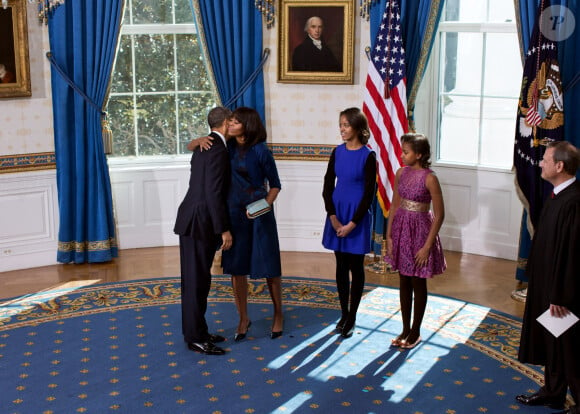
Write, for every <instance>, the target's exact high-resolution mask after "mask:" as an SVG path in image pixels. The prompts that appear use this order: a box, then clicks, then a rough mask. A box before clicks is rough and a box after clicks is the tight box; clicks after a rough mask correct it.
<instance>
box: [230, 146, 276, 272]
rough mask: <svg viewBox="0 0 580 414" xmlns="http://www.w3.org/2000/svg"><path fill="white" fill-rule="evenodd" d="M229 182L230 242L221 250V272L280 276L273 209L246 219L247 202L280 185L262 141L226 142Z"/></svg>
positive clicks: (272, 162) (274, 166) (268, 152)
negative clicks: (242, 144)
mask: <svg viewBox="0 0 580 414" xmlns="http://www.w3.org/2000/svg"><path fill="white" fill-rule="evenodd" d="M228 150H229V154H230V163H231V167H232V183H231V187H230V193H229V195H228V207H229V212H230V222H231V226H232V237H233V244H232V247H231V249H229V250H225V251H223V252H222V266H223V268H224V273H226V274H230V275H249V276H250V277H251V278H253V279H257V278H263V277H279V276H281V275H282V266H281V263H280V243H279V241H278V230H277V227H276V218H275V217H274V211H273V210H272V211H270V212H268V213H266V214H263V215H261V216H259V217H257V218H255V219H252V220H251V219H248V217H247V216H246V206H247V205H248V204H250V203H252V202H254V201H256V200H259V199H261V198H264V197H266V195H267V194H268V188H282V186H281V184H280V178H279V176H278V170H277V169H276V163H275V162H274V157H273V156H272V152H271V151H270V149H269V148H268V146H267V145H266V143H265V142H262V143H258V144H256V145H254V146H252V147H250V148H247V149H243V148H241V147H239V146H238V145H237V143H236V141H235V139H231V140H230V141H229V142H228Z"/></svg>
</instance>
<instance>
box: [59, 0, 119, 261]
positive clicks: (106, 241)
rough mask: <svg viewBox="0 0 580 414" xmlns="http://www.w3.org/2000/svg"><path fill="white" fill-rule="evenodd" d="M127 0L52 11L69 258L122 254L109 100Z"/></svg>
mask: <svg viewBox="0 0 580 414" xmlns="http://www.w3.org/2000/svg"><path fill="white" fill-rule="evenodd" d="M122 7H123V1H122V0H83V1H67V2H65V3H64V4H62V5H61V6H59V7H58V8H56V9H55V10H54V11H53V12H52V13H51V14H50V15H49V20H48V29H49V40H50V49H51V53H50V54H51V63H52V64H53V67H52V71H51V81H52V102H53V111H54V139H55V154H56V174H57V177H56V178H57V186H58V202H59V217H60V228H59V234H58V239H59V242H58V252H57V260H58V261H59V262H61V263H83V262H105V261H110V260H111V259H112V258H113V257H117V241H116V237H115V221H114V216H113V201H112V196H111V183H110V178H109V170H108V166H107V160H106V157H105V153H104V151H103V138H102V131H101V116H102V114H101V108H103V105H104V101H105V98H106V95H107V88H108V85H109V78H110V76H111V70H112V66H113V59H114V57H115V50H116V46H117V39H118V34H119V27H120V19H121V14H122ZM55 65H56V66H55ZM71 84H72V85H73V86H71ZM83 95H84V96H83Z"/></svg>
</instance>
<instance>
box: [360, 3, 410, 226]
mask: <svg viewBox="0 0 580 414" xmlns="http://www.w3.org/2000/svg"><path fill="white" fill-rule="evenodd" d="M363 112H364V114H365V115H366V117H367V118H368V121H369V128H370V131H371V137H370V139H369V144H368V145H369V147H371V148H372V149H373V150H374V151H375V153H376V154H377V162H378V168H377V182H378V191H377V198H378V201H379V203H380V205H381V208H382V210H383V214H384V216H385V217H387V216H388V212H389V209H390V206H391V200H392V199H393V187H394V184H395V174H396V172H397V170H398V169H399V168H400V166H401V136H402V135H403V134H405V133H406V132H408V130H409V127H408V123H407V78H406V72H405V50H404V47H403V40H402V37H401V12H400V6H399V2H398V1H387V3H386V7H385V12H384V13H383V17H382V20H381V25H380V26H379V30H378V33H377V37H376V39H375V44H374V47H373V49H372V50H371V61H370V62H369V69H368V75H367V80H366V88H365V97H364V103H363Z"/></svg>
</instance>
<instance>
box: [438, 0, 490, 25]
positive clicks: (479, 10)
mask: <svg viewBox="0 0 580 414" xmlns="http://www.w3.org/2000/svg"><path fill="white" fill-rule="evenodd" d="M486 9H487V1H485V0H447V1H445V10H444V13H443V19H445V21H450V22H455V21H462V22H484V21H486V14H487V10H486Z"/></svg>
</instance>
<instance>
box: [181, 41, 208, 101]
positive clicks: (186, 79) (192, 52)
mask: <svg viewBox="0 0 580 414" xmlns="http://www.w3.org/2000/svg"><path fill="white" fill-rule="evenodd" d="M177 50H179V53H178V54H177V72H178V75H179V78H178V79H179V86H178V89H179V90H180V91H200V90H201V91H210V90H211V84H210V81H209V79H208V76H207V71H206V68H205V63H204V60H203V55H202V54H201V47H200V46H199V42H198V38H197V36H196V35H178V36H177Z"/></svg>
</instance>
